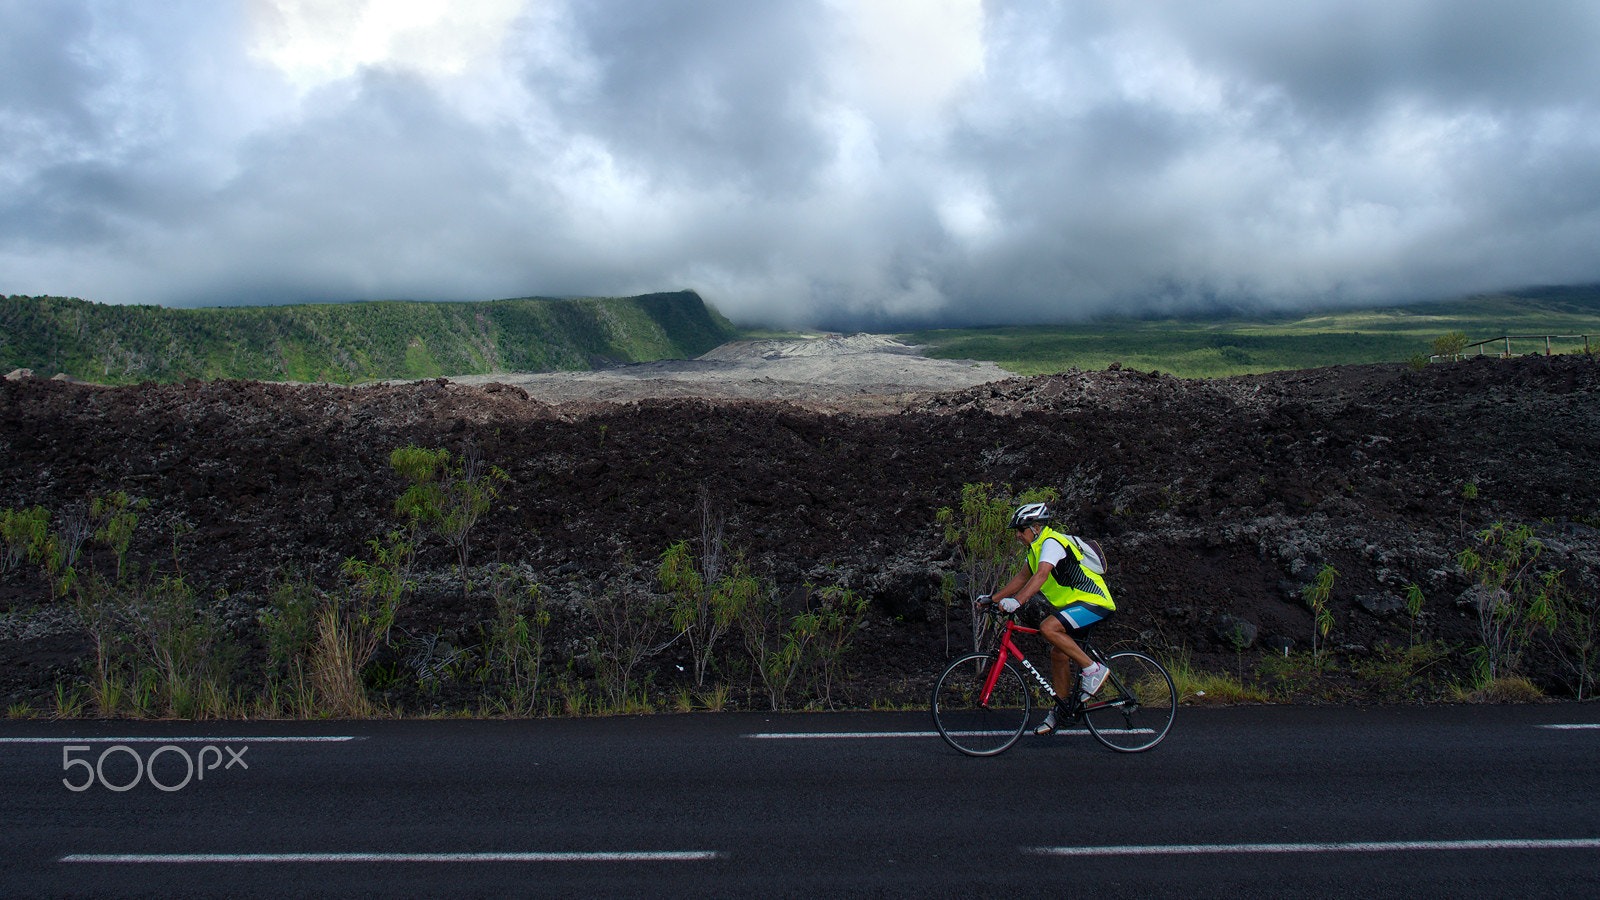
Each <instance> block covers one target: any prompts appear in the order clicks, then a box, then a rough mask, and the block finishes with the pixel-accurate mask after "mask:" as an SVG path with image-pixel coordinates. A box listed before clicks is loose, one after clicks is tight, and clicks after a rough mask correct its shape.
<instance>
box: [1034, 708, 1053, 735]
mask: <svg viewBox="0 0 1600 900" xmlns="http://www.w3.org/2000/svg"><path fill="white" fill-rule="evenodd" d="M1033 733H1034V734H1036V735H1038V736H1039V737H1044V736H1045V735H1049V734H1055V733H1056V711H1055V710H1053V709H1052V710H1050V712H1048V713H1046V714H1045V717H1044V721H1043V722H1040V723H1039V727H1037V728H1035V729H1033Z"/></svg>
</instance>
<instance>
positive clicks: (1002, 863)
mask: <svg viewBox="0 0 1600 900" xmlns="http://www.w3.org/2000/svg"><path fill="white" fill-rule="evenodd" d="M1550 725H1578V726H1589V727H1574V728H1551V727H1547V726H1550ZM1597 725H1600V706H1595V705H1593V704H1585V705H1571V704H1566V705H1541V706H1525V707H1452V708H1432V709H1423V708H1404V709H1394V708H1383V709H1367V710H1358V709H1296V708H1240V709H1226V710H1183V711H1182V712H1181V714H1180V717H1179V719H1178V721H1177V722H1176V724H1175V725H1174V727H1173V732H1172V734H1171V735H1170V736H1169V737H1168V739H1167V740H1166V742H1165V743H1163V744H1162V745H1161V746H1159V747H1158V748H1156V749H1155V750H1154V751H1151V752H1150V753H1146V754H1142V755H1134V756H1124V755H1119V754H1115V753H1113V752H1111V751H1108V750H1106V749H1104V748H1102V747H1101V746H1100V745H1098V744H1096V743H1094V742H1093V741H1092V739H1090V738H1087V737H1075V736H1058V737H1053V738H1045V739H1039V738H1031V737H1030V738H1027V739H1025V740H1024V741H1023V742H1021V743H1019V745H1018V746H1017V747H1015V748H1013V749H1012V750H1011V751H1009V752H1008V753H1006V754H1004V755H1002V756H1000V757H997V758H993V759H969V758H967V757H963V756H960V755H958V754H956V753H955V752H954V751H952V750H950V749H949V748H947V747H946V746H945V745H944V744H943V743H942V742H941V741H940V740H939V738H938V737H937V736H931V735H928V734H922V735H916V734H912V735H909V736H870V737H869V736H846V737H792V736H789V737H769V736H757V735H772V734H782V735H795V734H840V733H843V734H862V733H871V734H883V733H903V732H927V730H928V728H929V722H928V720H927V718H926V715H925V714H911V713H852V714H836V715H785V716H767V715H760V714H750V713H737V714H721V715H687V716H684V715H679V716H656V717H645V718H622V719H589V720H559V721H530V722H482V721H435V722H416V721H412V722H354V723H350V722H345V723H338V722H330V723H309V724H308V723H270V722H267V723H263V722H251V723H241V722H226V723H182V722H163V723H148V722H135V723H120V722H119V723H101V722H93V723H89V722H56V723H50V722H17V721H7V722H0V828H3V832H0V840H3V846H4V848H5V849H4V852H3V853H0V895H4V896H7V897H13V896H15V897H35V896H86V897H87V896H94V897H106V896H161V897H184V896H224V895H225V896H235V897H246V896H261V897H267V896H271V897H282V896H307V895H315V896H382V897H398V896H565V897H574V896H581V897H588V896H691V895H692V896H753V895H759V896H807V897H820V896H830V897H831V896H839V895H845V896H849V895H871V896H921V897H937V896H984V897H994V896H1005V895H1019V896H1036V895H1037V896H1044V895H1050V896H1058V897H1059V896H1068V895H1070V896H1077V897H1094V898H1106V897H1125V896H1126V897H1151V896H1154V897H1228V898H1244V897H1256V896H1272V897H1299V896H1305V897H1340V896H1350V897H1394V896H1397V895H1404V896H1406V897H1408V898H1422V897H1460V896H1504V897H1517V898H1529V897H1543V896H1552V897H1553V896H1561V897H1582V896H1600V765H1597V763H1600V727H1595V726H1597ZM207 747H210V748H214V749H211V750H207V749H206V748H207ZM152 776H153V777H154V781H155V784H152V781H151V778H152ZM156 785H160V787H158V786H156ZM74 788H78V789H74Z"/></svg>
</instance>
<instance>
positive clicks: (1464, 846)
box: [1026, 838, 1600, 856]
mask: <svg viewBox="0 0 1600 900" xmlns="http://www.w3.org/2000/svg"><path fill="white" fill-rule="evenodd" d="M1026 849H1027V852H1029V853H1036V854H1040V855H1043V856H1187V855H1193V854H1204V853H1389V852H1394V851H1400V850H1600V838H1574V839H1557V840H1488V841H1379V842H1367V843H1328V844H1154V845H1147V846H1121V847H1029V848H1026Z"/></svg>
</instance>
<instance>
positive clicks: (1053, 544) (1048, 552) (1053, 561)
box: [1039, 538, 1067, 566]
mask: <svg viewBox="0 0 1600 900" xmlns="http://www.w3.org/2000/svg"><path fill="white" fill-rule="evenodd" d="M1066 558H1067V548H1066V547H1063V546H1061V542H1060V541H1058V540H1056V539H1055V538H1046V539H1045V542H1044V546H1043V547H1040V548H1039V562H1040V563H1041V564H1043V563H1049V564H1050V565H1052V566H1055V565H1060V563H1061V561H1062V560H1063V559H1066Z"/></svg>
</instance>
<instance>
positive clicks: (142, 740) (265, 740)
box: [0, 734, 365, 744]
mask: <svg viewBox="0 0 1600 900" xmlns="http://www.w3.org/2000/svg"><path fill="white" fill-rule="evenodd" d="M360 740H365V738H361V737H357V736H355V735H320V736H314V737H259V736H256V735H238V734H236V735H220V736H216V737H23V738H0V744H226V743H234V744H274V743H276V744H336V743H341V742H343V741H360Z"/></svg>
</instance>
